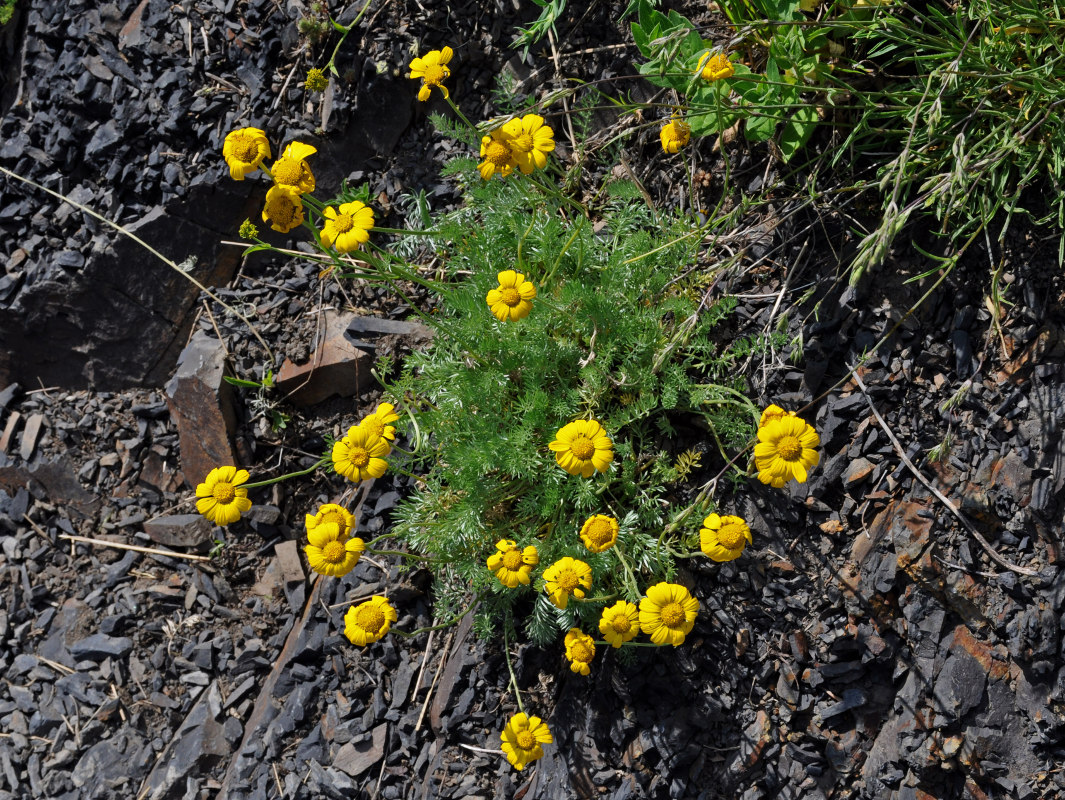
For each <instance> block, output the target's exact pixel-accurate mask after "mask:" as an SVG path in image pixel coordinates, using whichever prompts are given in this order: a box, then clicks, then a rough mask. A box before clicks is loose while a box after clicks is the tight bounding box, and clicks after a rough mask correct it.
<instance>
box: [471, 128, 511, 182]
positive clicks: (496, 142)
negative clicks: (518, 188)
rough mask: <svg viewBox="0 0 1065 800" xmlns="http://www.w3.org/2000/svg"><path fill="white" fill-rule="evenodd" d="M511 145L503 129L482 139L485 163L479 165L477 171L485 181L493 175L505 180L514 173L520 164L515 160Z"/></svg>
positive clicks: (482, 153)
mask: <svg viewBox="0 0 1065 800" xmlns="http://www.w3.org/2000/svg"><path fill="white" fill-rule="evenodd" d="M511 144H512V143H511V139H510V137H509V136H508V135H507V134H506V133H505V132H504V131H503V129H502V128H498V129H496V130H494V131H492V132H491V133H490V134H488V135H487V136H484V137H482V138H481V158H483V159H484V161H482V162H481V163H480V164H478V165H477V171H478V172H480V173H481V177H482V178H483V179H484V180H488V179H489V178H491V177H492V176H493V175H499V177H500V178H505V177H507V176H508V175H509V174H510V173H512V172H513V171H514V167H516V166H517V165H518V162H517V161H516V160H515V158H514V148H513V147H512V146H511Z"/></svg>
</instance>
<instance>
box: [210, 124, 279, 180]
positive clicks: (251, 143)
mask: <svg viewBox="0 0 1065 800" xmlns="http://www.w3.org/2000/svg"><path fill="white" fill-rule="evenodd" d="M222 157H223V158H225V160H226V164H227V165H228V166H229V175H230V177H231V178H233V180H235V181H242V180H244V176H245V175H247V174H248V173H249V172H254V171H255V170H257V169H258V168H259V165H260V164H262V163H263V159H264V158H271V157H272V156H271V154H270V142H269V141H267V139H266V134H265V133H263V131H261V130H259V129H258V128H240V129H238V130H235V131H233V132H231V133H229V134H227V135H226V140H225V141H224V142H223V143H222Z"/></svg>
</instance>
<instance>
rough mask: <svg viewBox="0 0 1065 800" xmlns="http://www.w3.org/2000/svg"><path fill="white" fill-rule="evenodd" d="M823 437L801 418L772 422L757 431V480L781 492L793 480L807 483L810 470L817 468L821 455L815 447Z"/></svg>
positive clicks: (755, 451) (790, 417) (778, 419)
mask: <svg viewBox="0 0 1065 800" xmlns="http://www.w3.org/2000/svg"><path fill="white" fill-rule="evenodd" d="M820 444H821V438H820V437H819V436H818V435H817V431H815V430H814V429H813V427H811V426H810V425H809V424H807V422H806V421H805V420H804V419H802V418H801V417H795V416H782V417H779V418H777V419H771V420H769V422H767V423H766V424H765V425H763V426H761V427H760V428H759V429H758V444H756V445H755V446H754V466H755V468H756V469H757V470H758V480H760V481H761V482H762V483H768V484H770V485H771V486H773V488H775V489H781V488H783V487H784V484H785V483H787V482H788V481H790V480H791V479H792V478H794V479H795V480H797V481H798V482H799V483H806V475H807V470H809V469H810V468H811V467H813V466H816V465H817V462H818V461H819V460H820V459H821V454H820V453H818V452H817V451H816V450H815V449H814V448H815V447H818V446H819V445H820Z"/></svg>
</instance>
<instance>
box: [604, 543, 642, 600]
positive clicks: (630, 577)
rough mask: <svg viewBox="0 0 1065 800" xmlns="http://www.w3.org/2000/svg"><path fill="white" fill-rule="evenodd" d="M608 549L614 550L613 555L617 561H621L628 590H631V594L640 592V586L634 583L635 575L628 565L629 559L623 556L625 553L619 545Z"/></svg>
mask: <svg viewBox="0 0 1065 800" xmlns="http://www.w3.org/2000/svg"><path fill="white" fill-rule="evenodd" d="M610 549H611V550H613V551H614V555H616V556H617V557H618V561H620V562H621V567H622V569H624V570H625V583H626V585H627V586H628V588H629V590H630V591H632V593H633V594H640V587H639V585H637V583H636V576H635V575H634V574H633V572H632V567H631V566H630V565H629V560H628V559H627V558H625V554H624V553H622V552H621V548H620V547H611V548H610Z"/></svg>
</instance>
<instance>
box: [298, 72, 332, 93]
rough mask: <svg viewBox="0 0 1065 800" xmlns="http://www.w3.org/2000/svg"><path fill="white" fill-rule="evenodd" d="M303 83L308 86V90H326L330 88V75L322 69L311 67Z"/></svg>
mask: <svg viewBox="0 0 1065 800" xmlns="http://www.w3.org/2000/svg"><path fill="white" fill-rule="evenodd" d="M303 85H304V86H305V87H307V91H308V92H324V91H325V90H326V89H328V88H329V76H328V75H326V74H325V73H324V72H322V71H321V70H320V69H309V70H307V80H306V81H304V83H303Z"/></svg>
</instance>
